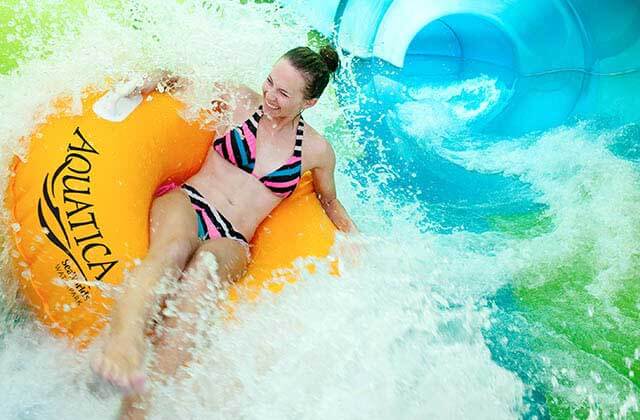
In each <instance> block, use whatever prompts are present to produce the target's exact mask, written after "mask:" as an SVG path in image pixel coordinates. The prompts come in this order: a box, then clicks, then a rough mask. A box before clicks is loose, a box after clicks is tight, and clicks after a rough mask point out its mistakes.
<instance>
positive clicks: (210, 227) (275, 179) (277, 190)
mask: <svg viewBox="0 0 640 420" xmlns="http://www.w3.org/2000/svg"><path fill="white" fill-rule="evenodd" d="M262 115H263V111H262V106H260V107H259V108H258V110H257V111H256V112H254V113H253V115H252V116H251V117H249V118H248V119H247V120H246V121H245V122H243V123H242V124H241V125H239V126H237V127H234V128H232V129H231V130H229V131H227V132H226V133H225V134H224V135H223V136H222V137H220V138H217V139H216V140H214V142H213V148H214V150H215V151H216V152H217V153H218V154H219V155H220V156H222V157H223V158H225V159H226V160H227V161H228V162H230V163H232V164H233V165H235V166H237V167H238V168H240V169H242V170H243V171H245V172H247V173H249V174H251V175H253V176H256V175H255V174H254V173H253V169H254V167H255V165H256V137H257V134H258V124H259V123H260V118H262ZM303 137H304V120H303V119H302V116H300V121H299V122H298V127H297V128H296V143H295V146H294V147H293V154H292V155H291V157H290V158H289V159H288V160H287V161H286V162H285V163H284V164H283V165H282V166H280V167H279V168H278V169H276V170H274V171H271V172H270V173H268V174H266V175H264V176H263V177H260V178H257V177H256V178H257V179H258V180H259V181H260V182H262V184H263V185H264V186H265V187H267V188H268V189H269V190H271V191H272V192H273V193H274V194H275V195H277V196H278V197H282V198H286V197H288V196H290V195H291V194H292V193H293V191H294V190H295V189H296V187H297V185H298V183H299V182H300V177H301V176H302V139H303ZM182 190H183V191H184V192H185V193H186V194H187V196H188V197H189V200H190V201H191V205H192V206H193V208H194V210H195V212H196V216H197V218H198V237H199V238H200V239H203V240H205V239H211V238H220V237H222V238H232V239H237V240H239V241H241V242H243V243H247V240H246V238H245V237H244V236H243V235H242V234H241V233H240V232H237V231H236V230H235V229H234V228H233V226H232V225H231V223H230V222H229V221H228V220H227V219H226V218H225V217H224V216H223V215H222V214H220V213H219V212H218V211H217V210H216V209H215V208H213V207H212V206H211V205H210V204H209V203H208V202H207V200H206V199H205V198H204V197H203V196H202V194H200V193H199V192H198V191H197V190H196V189H195V188H193V187H192V186H190V185H187V184H183V185H182Z"/></svg>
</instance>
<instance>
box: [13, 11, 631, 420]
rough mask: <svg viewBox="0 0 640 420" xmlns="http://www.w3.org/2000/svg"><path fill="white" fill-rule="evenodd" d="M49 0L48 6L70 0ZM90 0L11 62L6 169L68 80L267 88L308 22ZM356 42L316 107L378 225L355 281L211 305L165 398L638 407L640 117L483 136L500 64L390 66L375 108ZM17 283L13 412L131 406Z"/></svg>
mask: <svg viewBox="0 0 640 420" xmlns="http://www.w3.org/2000/svg"><path fill="white" fill-rule="evenodd" d="M38 4H39V5H40V6H37V7H35V6H32V7H31V8H29V9H28V10H30V12H29V14H28V15H29V16H30V18H29V19H32V20H35V21H36V22H38V19H43V17H42V16H43V14H45V13H47V12H48V11H50V10H52V8H53V5H54V4H55V5H58V7H59V2H52V3H51V5H49V6H50V7H47V2H43V3H38ZM75 4H79V2H78V3H75ZM83 4H84V6H83V7H81V8H79V7H78V6H74V7H76V9H82V10H81V11H80V12H77V11H73V10H75V9H73V8H71V7H69V8H63V9H64V10H65V12H64V13H65V16H66V19H65V20H66V21H67V22H68V24H67V26H65V25H62V29H61V30H60V31H48V32H47V33H43V34H41V33H38V32H37V31H36V32H35V34H34V35H32V36H31V37H27V38H23V39H26V40H27V41H28V43H27V45H28V48H27V53H26V54H24V57H25V58H24V59H23V60H22V61H20V62H19V63H18V64H17V67H15V68H14V69H13V70H11V71H8V70H7V71H6V72H5V73H4V74H1V75H0V86H2V88H1V89H0V105H1V109H3V112H2V113H1V114H0V142H1V144H2V149H1V150H2V153H1V154H0V156H1V158H2V163H3V165H2V167H7V164H8V162H9V160H10V159H11V157H12V156H13V153H14V152H19V151H20V150H21V146H20V138H21V137H22V136H24V135H27V134H28V133H29V131H30V130H31V129H32V127H33V126H34V124H35V123H37V122H38V121H41V120H42V118H44V116H45V115H47V113H48V112H51V109H50V108H49V106H48V104H49V101H50V100H51V99H52V98H55V97H56V96H58V95H60V94H63V93H71V94H75V95H79V92H80V89H81V88H82V87H84V86H86V85H88V84H100V83H103V78H104V77H105V76H113V75H117V76H121V77H126V76H132V75H135V74H138V73H142V72H144V71H148V70H150V69H153V68H156V67H165V68H170V69H172V70H174V71H176V72H177V73H180V74H185V75H187V76H188V77H190V78H192V79H193V80H194V82H195V84H196V87H197V89H196V92H197V93H194V94H193V95H191V96H189V97H188V98H185V99H186V100H187V101H188V102H189V103H190V104H192V105H193V106H194V108H197V107H198V106H200V105H203V104H205V103H206V102H207V99H208V98H209V96H208V95H209V94H210V90H209V86H210V85H211V83H212V82H213V81H217V80H220V79H232V80H236V81H242V82H243V83H246V84H248V85H250V86H253V87H254V88H258V87H259V86H260V83H261V81H262V79H263V78H264V77H265V75H266V72H267V71H268V69H269V68H270V65H271V64H272V63H273V62H274V61H275V59H277V57H278V56H279V55H280V54H281V53H282V52H284V51H286V50H287V49H288V48H290V47H293V46H297V45H301V44H305V43H306V42H307V39H308V36H307V33H308V30H309V27H307V26H305V25H304V22H303V21H302V20H300V19H296V18H294V17H292V16H291V15H288V14H287V13H286V11H285V10H282V9H280V8H278V7H276V6H274V5H269V4H260V5H256V4H251V5H242V4H240V3H239V2H236V1H220V2H207V1H205V2H203V1H185V2H177V3H173V2H161V1H146V2H133V1H132V2H122V6H121V7H120V6H114V5H109V6H108V7H107V6H100V5H99V4H98V3H92V2H87V3H83ZM18 10H20V9H18ZM22 10H24V9H22ZM81 17H82V18H81ZM21 25H22V26H24V25H26V24H25V23H24V22H22V23H21V21H15V22H13V24H12V25H11V26H10V27H12V28H19V27H20V26H21ZM9 32H11V31H10V30H9ZM16 33H19V30H18V29H16ZM16 36H17V35H16ZM343 59H344V72H343V74H342V75H341V78H340V80H339V83H337V84H336V85H334V86H333V87H332V88H331V89H330V91H329V92H327V94H326V96H325V97H323V98H322V100H321V101H320V103H319V105H318V107H317V108H315V109H313V110H311V111H310V112H309V115H305V118H306V119H307V120H308V121H309V122H310V124H311V125H313V126H314V127H315V128H317V129H319V130H320V131H322V132H324V133H326V135H327V137H328V138H329V140H330V141H331V142H332V144H333V145H334V147H335V149H336V153H337V155H338V160H339V168H338V174H337V182H338V188H339V195H340V198H341V200H342V202H343V203H344V205H345V207H346V208H347V209H348V210H349V212H350V214H352V215H353V218H354V219H355V221H356V223H357V224H358V225H359V226H360V227H361V229H362V231H363V233H364V235H363V237H362V238H361V239H360V241H362V242H363V243H364V244H365V247H366V251H365V252H364V253H363V255H362V257H361V262H360V264H355V265H352V264H349V263H347V264H345V267H344V268H345V272H344V276H343V277H342V278H340V279H339V280H338V279H335V278H332V277H331V276H327V275H324V274H322V273H318V274H316V275H307V276H306V277H305V280H304V281H302V282H300V283H298V284H296V285H292V286H288V287H287V288H285V290H284V292H283V293H282V294H281V295H278V296H270V295H265V296H264V297H263V298H262V299H261V301H260V302H259V303H258V304H256V305H250V306H245V307H242V308H241V309H240V310H239V314H238V321H237V322H234V323H231V324H229V323H222V322H221V321H220V320H217V319H213V320H212V321H211V324H210V328H209V329H207V330H206V331H205V333H204V336H205V339H204V340H203V341H202V343H201V344H200V346H199V348H198V349H197V360H198V362H197V363H195V364H194V365H193V366H191V367H190V368H189V370H188V371H189V373H190V379H188V380H186V381H183V382H181V383H174V384H168V385H165V386H160V385H158V386H157V387H158V389H157V392H158V395H159V397H158V398H157V408H156V410H155V411H154V416H155V417H157V418H176V417H178V418H180V417H182V418H184V417H192V418H251V419H254V418H255V419H258V418H260V419H262V418H300V417H301V418H345V419H352V418H373V419H387V418H407V419H409V418H473V419H476V418H486V419H500V418H522V417H524V418H534V417H537V418H549V417H552V418H571V417H577V418H615V417H622V418H624V417H627V418H636V417H638V415H639V414H638V413H639V407H638V404H639V403H638V398H639V396H640V395H639V394H640V382H639V379H638V378H639V377H640V367H639V366H640V365H639V363H640V362H639V360H640V347H639V344H638V343H640V328H638V325H640V319H639V316H638V310H639V309H640V288H639V287H638V283H637V279H638V274H639V272H640V270H639V265H638V264H639V260H638V255H640V250H639V249H638V244H639V243H640V241H639V240H638V239H639V235H638V233H639V229H638V228H639V226H640V223H639V222H640V216H639V215H640V211H639V210H640V209H639V208H638V207H639V206H640V204H639V203H640V183H639V172H638V170H639V168H638V165H639V163H640V154H639V153H638V150H637V144H638V140H639V135H640V128H639V127H638V126H637V125H636V124H632V123H625V124H611V123H610V122H609V121H600V120H582V121H576V122H572V123H569V124H567V125H564V126H560V127H557V128H553V129H549V130H545V131H539V132H535V133H531V134H527V135H522V136H513V135H511V136H507V135H483V136H479V135H477V134H474V131H473V128H474V127H475V126H476V124H477V122H478V121H479V120H481V119H482V118H483V117H485V116H486V115H487V114H491V113H492V112H495V109H496V107H499V106H500V103H501V102H500V101H501V98H504V97H505V95H508V94H509V86H508V85H506V84H504V81H503V80H504V79H503V78H499V77H495V76H492V74H493V73H491V72H487V74H478V75H475V76H473V77H470V78H466V79H461V80H456V81H451V82H450V83H446V84H444V85H434V84H429V83H424V84H423V85H421V86H418V87H416V84H415V83H407V79H406V78H411V77H414V76H415V75H411V74H404V75H397V74H395V73H393V71H391V70H393V69H391V70H390V71H388V72H386V73H384V72H381V73H380V74H378V75H377V76H376V77H377V78H378V79H377V80H376V88H378V89H381V88H386V89H387V96H389V95H394V94H395V95H396V96H397V98H398V100H397V101H396V102H395V103H393V104H392V106H388V105H389V104H386V105H385V106H384V107H379V108H374V110H375V113H367V112H365V111H366V110H365V109H364V107H363V104H366V103H368V102H373V101H375V97H374V95H372V94H371V92H370V91H368V90H367V85H366V83H364V82H363V81H362V79H361V78H360V77H361V75H360V73H358V69H359V67H358V66H360V65H361V63H359V62H358V60H357V59H352V58H351V57H344V58H343ZM407 86H410V87H409V88H407ZM75 111H76V112H81V110H80V109H75ZM34 115H35V118H34ZM380 127H382V128H380ZM3 179H6V178H5V177H3ZM469 191H472V193H469ZM341 247H342V244H341V243H340V241H339V243H338V245H337V247H336V249H335V251H334V252H335V253H336V254H337V255H341V256H343V257H345V253H344V251H341ZM7 254H8V253H7V252H4V253H3V254H2V255H3V263H4V265H5V266H6V264H7V263H8V261H9V258H10V255H7ZM348 257H349V256H348V255H347V256H346V259H347V260H348V259H349V258H348ZM5 279H6V280H9V279H8V278H7V277H6V275H5ZM6 290H7V291H6V292H5V293H4V296H3V301H4V304H3V305H1V306H0V374H1V375H2V376H3V378H4V380H3V381H1V382H0V395H3V398H2V399H1V400H0V418H20V419H47V418H69V419H71V418H79V417H81V418H111V417H114V416H115V415H116V411H117V406H118V399H117V396H116V395H115V394H113V393H112V392H110V391H109V390H107V389H105V388H104V387H101V386H98V385H97V383H96V381H95V380H94V379H93V378H92V376H91V374H90V370H89V367H88V360H89V358H90V355H91V352H92V351H93V350H92V349H89V350H88V351H87V352H86V353H77V352H75V351H73V350H71V349H69V348H67V347H66V346H65V344H64V343H62V342H59V341H56V340H54V339H53V338H51V337H50V336H49V335H48V334H47V333H46V332H45V331H43V330H42V329H41V328H40V327H39V326H37V325H36V324H34V323H33V322H32V321H29V320H25V319H24V315H23V314H22V312H19V311H18V309H16V307H15V306H14V305H13V304H11V303H12V302H13V301H14V299H13V294H12V293H10V290H8V289H6Z"/></svg>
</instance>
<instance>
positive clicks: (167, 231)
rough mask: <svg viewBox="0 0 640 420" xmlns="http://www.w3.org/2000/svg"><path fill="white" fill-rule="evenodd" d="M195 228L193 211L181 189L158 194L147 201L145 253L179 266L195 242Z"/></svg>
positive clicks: (187, 257)
mask: <svg viewBox="0 0 640 420" xmlns="http://www.w3.org/2000/svg"><path fill="white" fill-rule="evenodd" d="M197 232H198V228H197V221H196V215H195V212H194V210H193V207H192V206H191V203H190V201H189V199H188V198H187V196H186V195H185V194H184V193H183V192H182V191H181V190H179V189H176V190H173V191H171V192H169V193H167V194H165V195H163V196H161V197H158V198H156V199H155V200H153V203H152V205H151V214H150V224H149V251H148V253H147V256H148V257H152V258H160V259H164V260H165V261H172V262H175V263H176V264H178V265H179V266H180V268H183V267H184V266H185V265H186V263H187V261H188V260H189V257H190V256H191V255H192V254H193V252H194V251H195V250H196V249H197V247H198V245H199V242H200V241H199V240H198V236H197Z"/></svg>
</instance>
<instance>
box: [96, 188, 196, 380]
mask: <svg viewBox="0 0 640 420" xmlns="http://www.w3.org/2000/svg"><path fill="white" fill-rule="evenodd" d="M198 242H199V241H198V238H197V225H196V218H195V215H194V212H193V209H192V207H191V203H190V202H189V199H188V198H187V197H186V196H185V195H184V194H183V193H182V192H180V191H179V190H176V191H172V192H170V193H168V194H165V195H163V196H162V197H158V198H157V199H155V200H154V201H153V204H152V207H151V215H150V237H149V250H148V252H147V256H146V257H145V258H144V260H143V261H142V262H141V264H140V265H138V266H136V267H135V268H134V269H133V270H132V271H131V273H130V274H129V275H128V276H127V277H126V278H125V281H124V282H123V290H122V293H121V295H120V297H119V298H118V299H117V300H116V304H115V306H114V308H113V313H112V316H111V322H110V325H109V327H110V330H109V333H108V336H107V340H106V343H105V345H104V347H103V349H102V351H101V352H100V353H99V354H98V356H97V357H96V358H95V359H94V362H93V364H92V365H93V369H94V370H95V372H96V373H98V374H99V375H100V376H102V377H103V378H104V379H106V380H108V381H109V382H112V383H114V384H116V385H118V386H120V387H122V388H123V389H125V390H126V391H132V390H141V389H142V386H143V382H144V375H143V373H142V369H141V366H142V363H143V360H144V329H145V325H146V322H147V320H148V318H149V315H150V313H149V309H150V307H151V306H152V305H151V303H152V302H153V300H154V294H155V292H156V290H155V289H156V287H155V286H156V285H157V283H158V281H159V280H160V279H161V278H162V277H163V276H165V275H174V276H176V277H177V275H178V273H179V272H180V271H181V270H182V269H183V268H184V266H185V265H186V263H187V261H188V259H189V257H190V256H191V254H192V253H193V252H194V250H195V249H196V247H197V246H198Z"/></svg>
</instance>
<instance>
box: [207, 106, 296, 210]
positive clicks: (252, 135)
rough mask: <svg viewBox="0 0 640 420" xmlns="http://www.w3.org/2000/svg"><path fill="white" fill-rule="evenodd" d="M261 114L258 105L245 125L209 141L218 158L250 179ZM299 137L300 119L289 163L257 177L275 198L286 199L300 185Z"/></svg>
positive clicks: (254, 161)
mask: <svg viewBox="0 0 640 420" xmlns="http://www.w3.org/2000/svg"><path fill="white" fill-rule="evenodd" d="M262 113H263V112H262V105H260V107H259V108H258V110H257V111H256V112H254V113H253V115H252V116H251V117H249V118H248V119H247V120H246V121H245V122H243V123H242V124H241V125H239V126H236V127H234V128H232V129H231V130H229V131H227V133H226V134H225V135H224V136H222V137H220V138H217V139H216V140H214V142H213V148H214V149H215V151H216V152H218V154H219V155H220V156H222V157H223V158H225V159H226V160H227V161H229V162H230V163H232V164H234V165H235V166H237V167H238V168H240V169H242V170H243V171H245V172H248V173H249V174H251V175H253V176H255V174H254V173H253V168H254V167H255V165H256V137H257V133H258V123H259V122H260V118H262ZM303 135H304V121H303V119H302V116H300V121H299V122H298V127H297V128H296V144H295V146H294V147H293V154H292V155H291V157H290V158H289V160H287V161H286V162H285V163H284V165H282V166H281V167H279V168H278V169H276V170H274V171H272V172H270V173H268V174H266V175H265V176H263V177H262V178H258V179H259V181H260V182H262V184H263V185H264V186H265V187H267V188H268V189H270V190H271V191H272V192H273V193H274V194H275V195H277V196H278V197H282V198H286V197H288V196H289V195H291V194H292V193H293V191H294V190H295V189H296V186H297V185H298V183H299V182H300V176H301V174H302V137H303ZM256 178H257V177H256Z"/></svg>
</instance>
